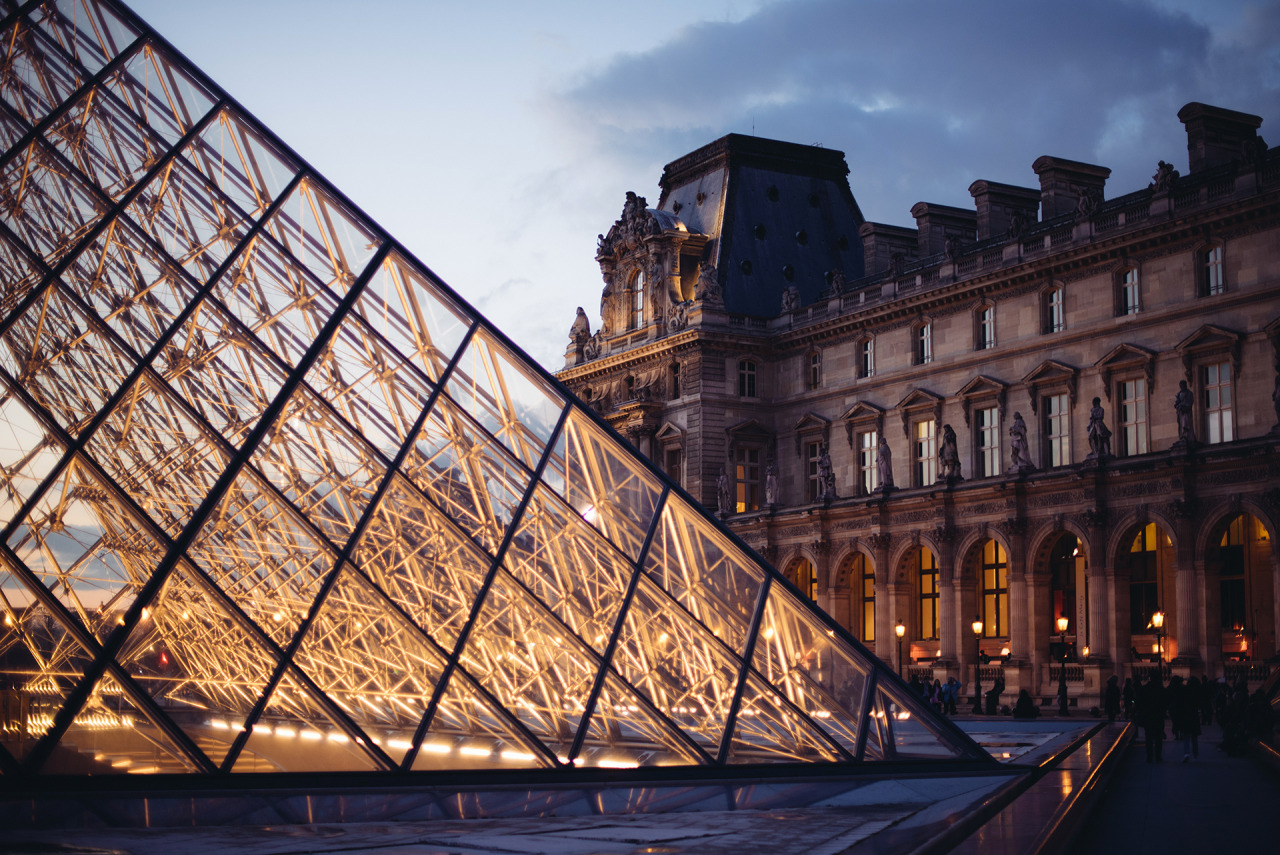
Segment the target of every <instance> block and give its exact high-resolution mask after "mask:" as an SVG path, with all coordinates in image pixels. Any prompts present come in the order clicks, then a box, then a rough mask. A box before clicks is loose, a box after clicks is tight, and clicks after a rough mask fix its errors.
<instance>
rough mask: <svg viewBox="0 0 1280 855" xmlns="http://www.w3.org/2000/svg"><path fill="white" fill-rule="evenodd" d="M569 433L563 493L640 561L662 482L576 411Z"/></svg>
mask: <svg viewBox="0 0 1280 855" xmlns="http://www.w3.org/2000/svg"><path fill="white" fill-rule="evenodd" d="M565 432H566V434H567V435H568V441H567V447H566V456H565V458H564V460H563V466H564V475H565V484H564V486H563V487H562V488H561V492H562V495H563V496H564V497H565V499H566V500H567V501H568V502H569V504H570V505H572V506H573V507H574V509H575V510H576V511H577V513H578V514H580V515H581V517H582V519H584V520H586V521H587V522H588V523H590V524H591V525H592V526H594V527H595V528H596V529H598V530H599V531H600V533H601V534H603V535H605V536H606V537H608V538H609V539H610V540H612V541H613V542H614V544H615V545H616V546H617V547H618V548H619V549H621V550H622V552H623V553H624V554H626V555H627V556H629V557H631V558H637V557H639V555H640V547H641V545H643V543H644V538H645V534H646V533H647V532H648V530H649V523H650V521H651V520H652V519H653V514H654V512H655V511H656V509H657V505H658V497H659V496H660V495H661V492H662V491H661V487H660V485H659V483H658V479H657V478H656V477H655V476H654V475H653V474H652V473H650V472H649V470H648V469H647V468H646V467H645V465H644V463H643V462H642V461H641V460H640V459H639V458H638V457H637V456H636V455H635V454H634V453H632V452H631V451H630V449H625V448H623V447H622V446H621V445H619V444H618V442H617V440H614V439H612V438H610V437H608V436H606V435H605V434H604V432H603V431H601V430H600V429H599V428H597V427H596V426H595V425H593V424H591V422H590V420H589V419H588V418H587V417H586V416H584V415H583V414H582V413H581V412H580V411H579V410H578V409H577V408H576V407H573V408H570V410H569V418H568V419H567V420H566V422H565ZM557 462H559V461H557Z"/></svg>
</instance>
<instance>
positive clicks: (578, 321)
mask: <svg viewBox="0 0 1280 855" xmlns="http://www.w3.org/2000/svg"><path fill="white" fill-rule="evenodd" d="M589 338H591V321H589V320H587V313H586V312H584V311H583V310H582V307H581V306H579V307H578V314H577V316H576V317H575V318H574V319H573V326H571V327H569V340H570V341H572V342H573V343H574V344H576V345H577V346H578V347H582V346H583V345H584V344H586V343H587V339H589Z"/></svg>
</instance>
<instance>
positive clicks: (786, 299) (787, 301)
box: [782, 285, 800, 314]
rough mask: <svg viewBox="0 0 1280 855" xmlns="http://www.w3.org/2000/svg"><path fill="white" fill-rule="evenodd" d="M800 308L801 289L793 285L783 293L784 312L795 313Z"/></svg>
mask: <svg viewBox="0 0 1280 855" xmlns="http://www.w3.org/2000/svg"><path fill="white" fill-rule="evenodd" d="M798 308H800V289H799V288H797V287H796V286H794V285H792V286H791V287H790V288H788V289H787V290H785V291H783V292H782V312H783V314H785V313H787V312H794V311H795V310H796V309H798Z"/></svg>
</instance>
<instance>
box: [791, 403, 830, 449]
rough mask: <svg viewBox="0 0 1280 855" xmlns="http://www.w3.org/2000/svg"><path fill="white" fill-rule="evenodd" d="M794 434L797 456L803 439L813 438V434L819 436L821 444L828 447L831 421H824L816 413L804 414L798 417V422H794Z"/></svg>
mask: <svg viewBox="0 0 1280 855" xmlns="http://www.w3.org/2000/svg"><path fill="white" fill-rule="evenodd" d="M795 434H796V454H797V455H799V454H800V448H801V445H802V443H803V441H804V438H805V437H806V436H813V435H814V434H819V435H821V437H822V442H823V444H824V445H826V446H828V447H830V445H831V420H830V419H824V418H823V417H822V416H819V415H817V414H816V413H805V414H804V415H803V416H801V417H800V420H799V421H797V422H796V427H795Z"/></svg>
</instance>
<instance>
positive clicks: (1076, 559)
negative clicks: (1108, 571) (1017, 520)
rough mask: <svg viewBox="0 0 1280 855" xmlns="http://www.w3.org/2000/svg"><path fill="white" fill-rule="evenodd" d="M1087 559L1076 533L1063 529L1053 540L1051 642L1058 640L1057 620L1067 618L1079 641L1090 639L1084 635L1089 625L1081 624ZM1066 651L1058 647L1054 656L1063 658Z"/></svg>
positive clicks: (1077, 642) (1072, 632)
mask: <svg viewBox="0 0 1280 855" xmlns="http://www.w3.org/2000/svg"><path fill="white" fill-rule="evenodd" d="M1085 569H1086V561H1085V556H1084V553H1083V550H1081V548H1080V541H1079V539H1077V538H1076V536H1075V535H1074V534H1070V533H1063V534H1060V535H1058V539H1057V541H1056V542H1054V544H1053V549H1052V550H1051V551H1050V552H1049V596H1050V597H1051V598H1052V605H1053V614H1052V615H1051V616H1050V618H1049V632H1050V634H1051V636H1052V637H1051V639H1050V642H1049V643H1050V645H1054V644H1058V643H1059V637H1058V626H1057V620H1058V618H1060V617H1065V618H1066V619H1067V629H1068V631H1069V632H1070V633H1071V634H1072V635H1074V636H1075V637H1076V645H1077V646H1082V645H1084V644H1086V643H1087V638H1086V637H1085V636H1084V634H1083V633H1084V630H1085V627H1083V626H1081V623H1082V621H1081V617H1082V612H1083V609H1082V608H1081V603H1080V597H1082V596H1084V594H1085V589H1086V588H1087V586H1088V584H1089V580H1088V578H1087V577H1086V576H1085ZM1061 656H1062V651H1060V650H1059V651H1056V653H1055V657H1054V658H1061Z"/></svg>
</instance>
